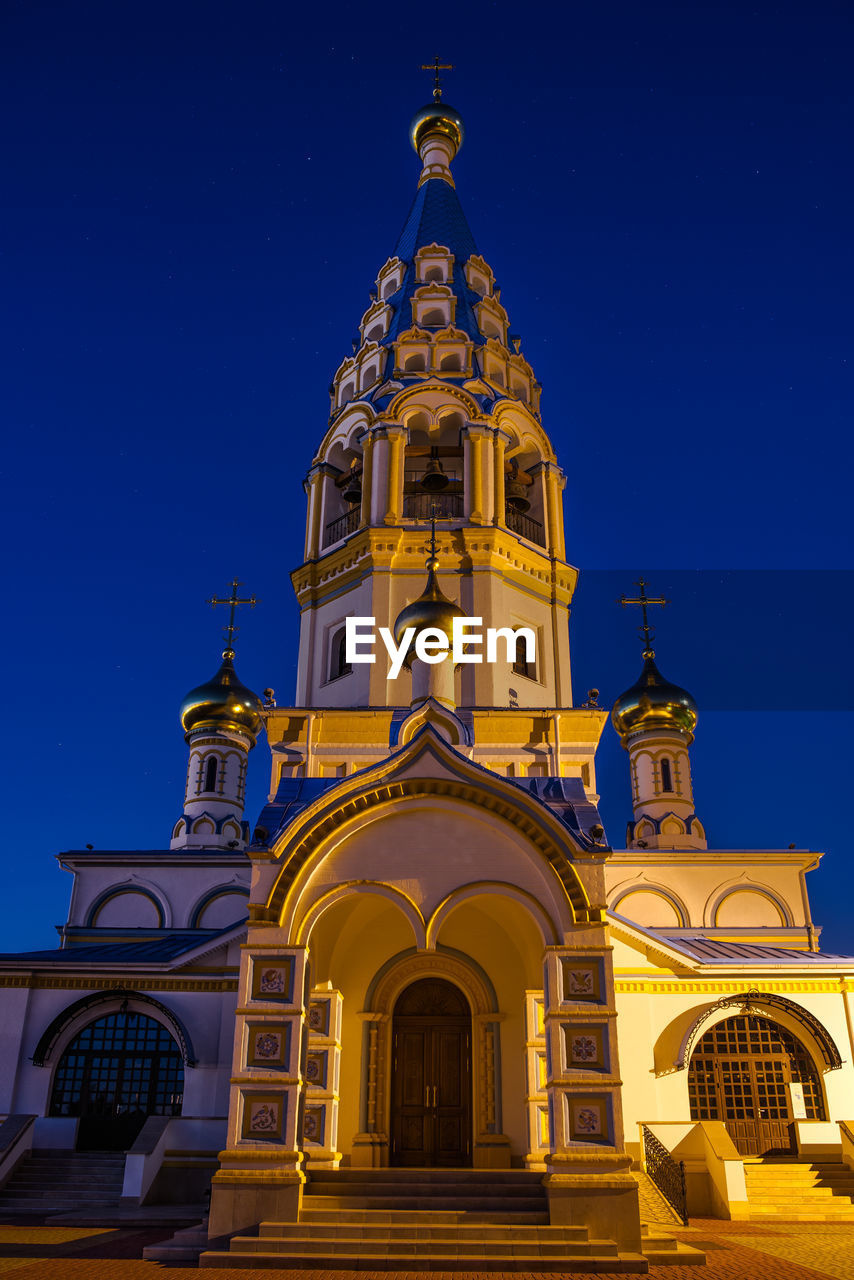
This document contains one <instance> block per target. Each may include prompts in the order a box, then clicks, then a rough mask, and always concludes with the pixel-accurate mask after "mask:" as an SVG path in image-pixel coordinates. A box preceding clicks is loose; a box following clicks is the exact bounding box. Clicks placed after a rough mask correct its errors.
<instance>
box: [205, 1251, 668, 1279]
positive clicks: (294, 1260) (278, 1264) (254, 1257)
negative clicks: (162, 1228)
mask: <svg viewBox="0 0 854 1280" xmlns="http://www.w3.org/2000/svg"><path fill="white" fill-rule="evenodd" d="M570 1260H571V1262H572V1271H573V1272H579V1273H585V1272H590V1273H596V1272H603V1271H604V1272H606V1273H608V1274H609V1275H617V1274H620V1273H631V1274H635V1275H646V1274H647V1273H648V1271H649V1263H648V1262H647V1260H646V1258H645V1257H644V1256H643V1254H642V1253H607V1254H599V1255H597V1254H590V1255H588V1256H586V1257H574V1256H573V1257H572V1258H571V1259H570ZM412 1261H413V1255H412V1254H411V1253H410V1254H407V1253H403V1254H401V1253H387V1252H378V1253H376V1254H368V1253H364V1254H356V1255H354V1254H349V1255H348V1254H346V1253H327V1254H322V1253H318V1254H315V1253H303V1252H300V1251H299V1250H293V1251H291V1252H290V1253H261V1252H258V1253H255V1252H251V1251H246V1252H243V1253H241V1252H239V1251H237V1250H235V1251H234V1252H233V1253H220V1252H217V1251H211V1250H209V1251H207V1252H206V1253H203V1254H202V1255H201V1257H200V1258H199V1267H200V1268H202V1267H214V1268H219V1269H221V1270H226V1269H232V1268H241V1267H243V1268H247V1269H252V1268H257V1267H260V1266H263V1267H265V1268H269V1269H281V1270H285V1269H294V1270H300V1269H302V1270H319V1269H323V1270H329V1271H332V1270H354V1269H358V1270H360V1271H364V1270H370V1271H412V1270H413V1269H414V1268H413V1266H412ZM485 1264H488V1269H489V1270H490V1271H534V1272H545V1271H557V1272H565V1271H566V1270H567V1266H566V1264H567V1255H566V1254H564V1255H563V1256H562V1257H560V1258H545V1259H544V1258H542V1257H540V1255H539V1254H522V1253H519V1254H509V1255H506V1256H501V1255H491V1254H489V1255H483V1254H478V1253H475V1254H470V1255H466V1254H456V1253H454V1254H439V1253H431V1254H430V1255H429V1256H424V1255H420V1256H419V1258H418V1267H417V1270H418V1271H483V1270H484V1269H485Z"/></svg>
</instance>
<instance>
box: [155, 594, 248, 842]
mask: <svg viewBox="0 0 854 1280" xmlns="http://www.w3.org/2000/svg"><path fill="white" fill-rule="evenodd" d="M239 585H240V584H239V583H238V582H237V581H236V580H235V581H234V583H233V584H232V593H231V598H230V599H228V600H219V599H217V598H216V597H214V598H213V600H211V601H210V603H211V604H230V605H231V618H230V621H229V625H228V626H227V627H226V632H227V636H228V643H227V647H226V649H225V651H224V653H223V655H222V666H221V667H220V668H219V670H218V671H217V673H216V675H214V676H212V677H211V679H210V680H208V681H207V682H206V683H205V684H200V685H199V686H198V688H196V689H192V690H191V691H190V692H189V693H188V694H187V696H186V698H185V699H184V701H183V703H182V704H181V724H182V726H183V729H184V736H185V738H186V740H187V742H188V744H189V747H190V760H189V764H188V766H187V786H186V793H185V796H184V812H183V813H182V814H181V817H180V818H179V819H178V821H177V822H176V824H175V828H174V830H173V832H172V844H171V847H172V848H173V849H245V848H246V845H247V842H248V838H249V824H248V823H246V822H244V821H243V804H244V799H245V795H246V766H247V763H248V759H249V752H250V751H251V750H252V748H253V747H254V746H255V742H256V740H257V737H258V733H259V730H260V729H261V727H262V725H263V704H262V702H261V699H260V698H259V697H258V696H257V694H254V693H253V692H252V690H251V689H247V688H246V686H245V685H243V684H241V683H240V681H239V680H238V678H237V672H236V671H235V670H234V650H233V649H232V647H231V642H232V640H233V638H234V632H235V631H236V629H237V628H236V627H235V625H234V610H235V608H236V606H237V605H238V604H252V605H254V604H255V598H254V596H253V597H252V598H251V599H249V600H239V599H238V598H237V588H238V586H239Z"/></svg>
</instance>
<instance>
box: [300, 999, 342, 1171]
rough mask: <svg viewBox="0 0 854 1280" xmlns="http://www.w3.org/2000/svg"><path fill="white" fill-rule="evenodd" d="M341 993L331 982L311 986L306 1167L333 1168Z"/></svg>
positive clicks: (336, 1155)
mask: <svg viewBox="0 0 854 1280" xmlns="http://www.w3.org/2000/svg"><path fill="white" fill-rule="evenodd" d="M341 1011H342V996H341V992H340V991H335V990H334V989H333V986H332V983H331V982H326V983H324V984H323V985H322V986H319V987H312V990H311V995H310V997H309V1002H308V1018H307V1026H308V1048H307V1051H306V1055H305V1082H306V1087H305V1113H304V1119H303V1146H304V1150H305V1160H306V1166H307V1168H309V1169H337V1168H338V1166H339V1164H340V1163H341V1152H340V1151H338V1150H336V1148H337V1146H338V1104H339V1100H340V1094H339V1088H340V1074H341Z"/></svg>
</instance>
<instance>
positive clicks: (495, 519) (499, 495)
mask: <svg viewBox="0 0 854 1280" xmlns="http://www.w3.org/2000/svg"><path fill="white" fill-rule="evenodd" d="M509 442H510V437H509V435H508V434H507V432H506V431H502V430H501V429H500V428H499V427H496V428H495V430H494V431H493V433H492V466H493V481H492V523H493V524H501V525H503V524H504V523H505V522H506V515H505V504H506V501H507V497H506V493H505V489H504V454H505V452H506V450H507V445H508V444H509Z"/></svg>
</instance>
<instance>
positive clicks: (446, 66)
mask: <svg viewBox="0 0 854 1280" xmlns="http://www.w3.org/2000/svg"><path fill="white" fill-rule="evenodd" d="M421 70H422V71H432V72H433V97H434V98H435V99H436V101H437V102H441V101H442V85H441V83H440V81H439V72H440V71H453V70H454V68H453V65H452V64H451V63H450V62H440V61H439V55H438V53H437V54H436V56H435V58H434V59H433V61H432V62H422V63H421Z"/></svg>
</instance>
